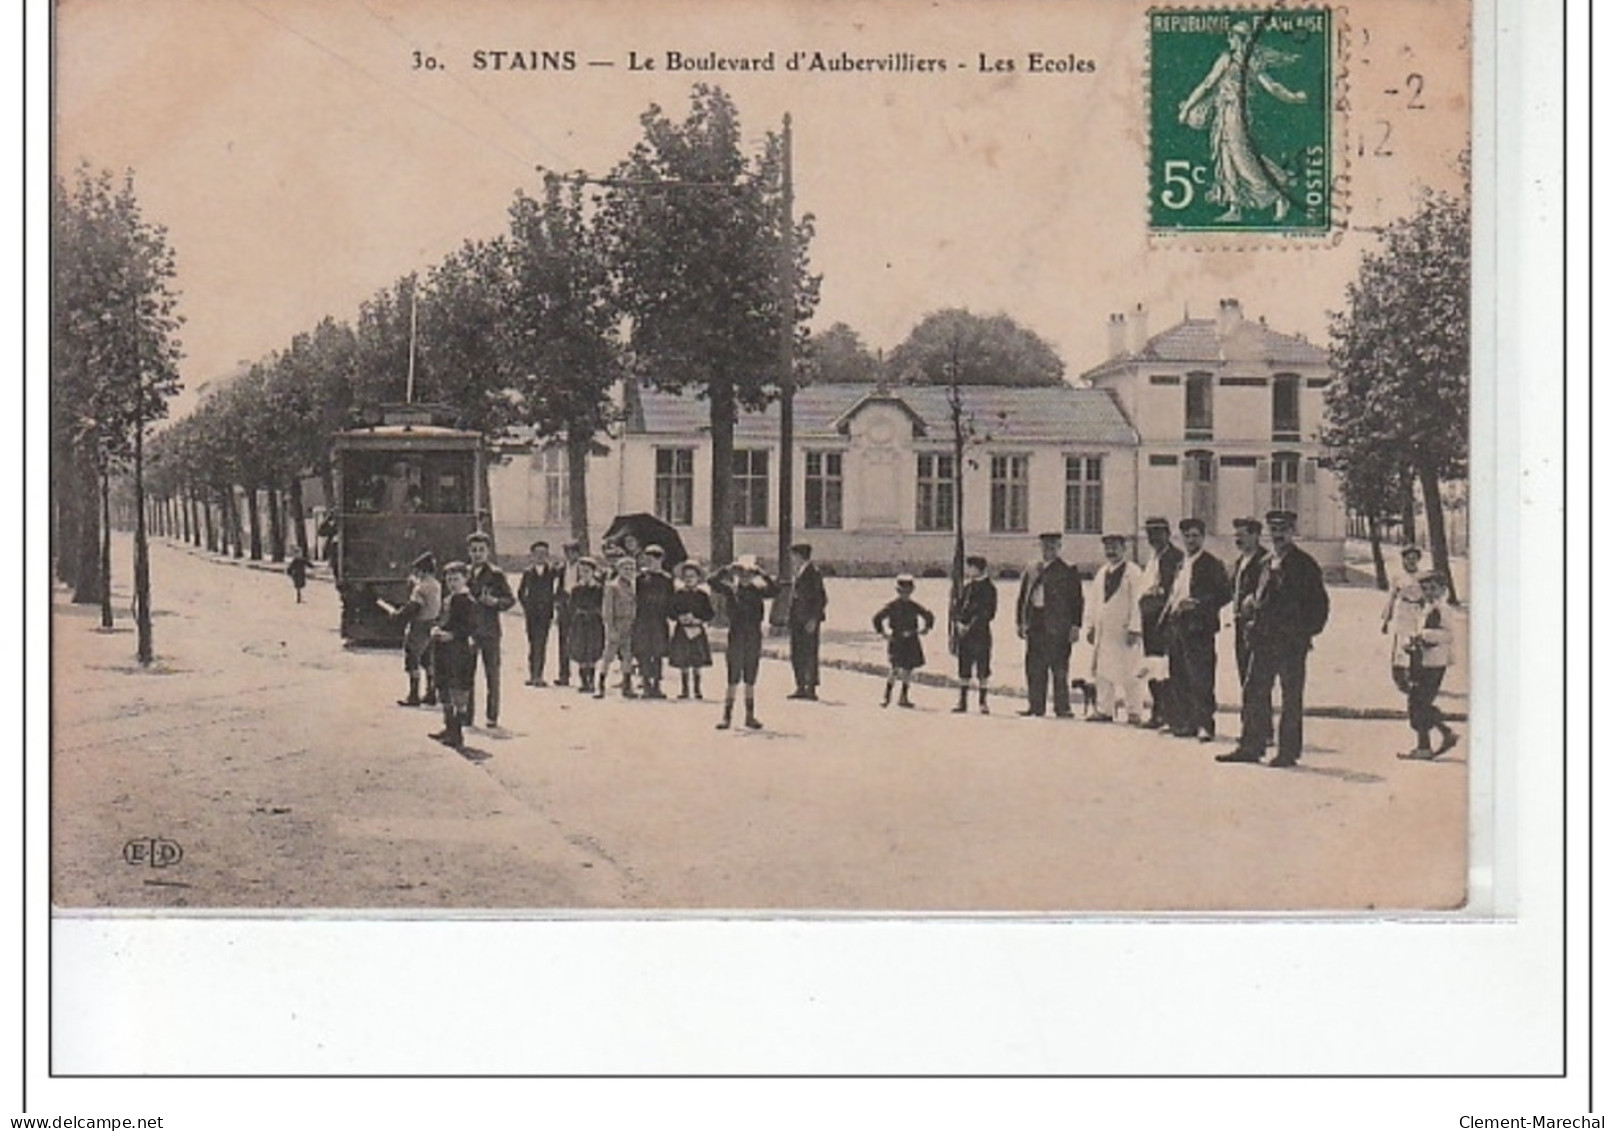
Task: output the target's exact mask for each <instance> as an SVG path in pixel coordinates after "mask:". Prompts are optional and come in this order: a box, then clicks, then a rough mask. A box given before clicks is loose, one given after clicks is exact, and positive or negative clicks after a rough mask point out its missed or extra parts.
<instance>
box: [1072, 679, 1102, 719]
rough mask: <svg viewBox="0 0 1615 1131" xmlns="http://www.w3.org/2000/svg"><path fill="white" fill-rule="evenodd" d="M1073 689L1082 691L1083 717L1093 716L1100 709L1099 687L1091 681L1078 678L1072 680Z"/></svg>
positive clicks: (1089, 717)
mask: <svg viewBox="0 0 1615 1131" xmlns="http://www.w3.org/2000/svg"><path fill="white" fill-rule="evenodd" d="M1071 690H1072V691H1078V692H1081V693H1082V717H1083V718H1085V719H1091V718H1093V717H1094V712H1095V711H1097V710H1098V703H1099V689H1098V688H1097V687H1095V686H1094V685H1093V684H1092V683H1090V682H1089V681H1087V680H1085V679H1081V678H1078V679H1074V680H1072V681H1071Z"/></svg>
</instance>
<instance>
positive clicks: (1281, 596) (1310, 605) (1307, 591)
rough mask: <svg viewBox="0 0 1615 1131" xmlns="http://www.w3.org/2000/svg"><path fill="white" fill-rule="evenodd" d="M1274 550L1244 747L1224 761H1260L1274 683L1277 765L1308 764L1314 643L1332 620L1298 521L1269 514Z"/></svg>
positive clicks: (1265, 572) (1254, 620)
mask: <svg viewBox="0 0 1615 1131" xmlns="http://www.w3.org/2000/svg"><path fill="white" fill-rule="evenodd" d="M1267 529H1268V533H1269V534H1270V535H1271V537H1272V540H1273V551H1272V553H1270V554H1268V556H1267V560H1266V561H1265V562H1263V563H1262V568H1261V571H1260V577H1259V578H1258V580H1257V582H1256V592H1255V593H1254V594H1253V595H1252V598H1251V606H1250V607H1251V624H1250V647H1251V657H1250V677H1249V678H1248V679H1247V680H1246V681H1245V691H1244V704H1243V710H1242V711H1241V714H1240V723H1241V730H1240V735H1239V745H1238V746H1236V747H1235V748H1234V749H1233V750H1230V751H1229V752H1227V753H1226V754H1219V755H1217V761H1219V762H1259V761H1261V760H1262V756H1263V755H1264V754H1265V753H1266V751H1267V747H1268V745H1269V744H1270V743H1271V742H1272V740H1273V683H1274V681H1275V680H1277V681H1278V683H1279V687H1280V707H1279V734H1278V753H1277V755H1275V756H1274V758H1273V761H1272V762H1271V763H1270V764H1271V765H1274V766H1293V765H1295V764H1296V763H1297V762H1298V761H1300V759H1301V712H1302V710H1303V706H1304V698H1305V694H1304V693H1305V688H1306V680H1307V652H1308V651H1310V650H1311V648H1312V638H1313V637H1314V636H1316V635H1318V633H1320V632H1322V631H1323V626H1324V625H1325V624H1326V623H1328V620H1329V593H1328V590H1326V589H1325V588H1324V587H1323V571H1322V570H1320V569H1319V568H1318V563H1317V561H1315V560H1314V559H1313V557H1312V555H1311V554H1308V553H1307V552H1306V551H1305V550H1303V549H1301V548H1300V547H1299V546H1297V545H1296V544H1295V514H1294V513H1293V512H1291V511H1269V512H1268V515H1267Z"/></svg>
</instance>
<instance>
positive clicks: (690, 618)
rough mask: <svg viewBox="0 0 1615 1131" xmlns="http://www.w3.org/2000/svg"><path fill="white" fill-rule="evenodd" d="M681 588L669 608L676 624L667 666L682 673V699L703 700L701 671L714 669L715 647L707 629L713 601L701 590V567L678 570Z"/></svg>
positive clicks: (686, 565) (689, 564)
mask: <svg viewBox="0 0 1615 1131" xmlns="http://www.w3.org/2000/svg"><path fill="white" fill-rule="evenodd" d="M678 575H679V580H678V588H677V589H675V590H674V591H673V597H672V599H671V600H670V601H669V602H668V605H667V615H668V617H669V618H671V619H672V621H673V636H672V639H671V640H670V641H669V642H668V646H667V662H668V663H670V664H672V665H673V666H674V667H675V668H677V669H678V671H679V698H680V699H689V698H691V694H692V690H691V689H692V688H693V689H694V691H693V694H694V697H695V698H696V699H699V698H701V669H702V668H710V667H711V666H712V645H711V644H710V643H709V642H708V640H707V625H708V624H710V623H711V621H712V616H713V609H712V598H711V597H710V596H708V595H707V591H706V590H705V589H703V588H701V567H700V565H699V564H697V563H696V562H693V561H687V562H685V563H683V564H682V565H680V566H679V568H678Z"/></svg>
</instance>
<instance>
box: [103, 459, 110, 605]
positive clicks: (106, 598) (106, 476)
mask: <svg viewBox="0 0 1615 1131" xmlns="http://www.w3.org/2000/svg"><path fill="white" fill-rule="evenodd" d="M101 627H102V628H111V627H112V472H111V470H110V469H109V468H105V467H103V468H102V469H101Z"/></svg>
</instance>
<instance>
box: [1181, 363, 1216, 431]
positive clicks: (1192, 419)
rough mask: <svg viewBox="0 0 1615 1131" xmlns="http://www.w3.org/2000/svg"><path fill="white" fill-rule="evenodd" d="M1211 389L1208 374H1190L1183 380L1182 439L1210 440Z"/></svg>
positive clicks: (1210, 380) (1209, 375)
mask: <svg viewBox="0 0 1615 1131" xmlns="http://www.w3.org/2000/svg"><path fill="white" fill-rule="evenodd" d="M1211 389H1212V379H1211V374H1209V373H1191V374H1189V375H1188V376H1187V377H1185V378H1184V379H1183V438H1184V439H1186V440H1209V439H1211Z"/></svg>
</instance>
